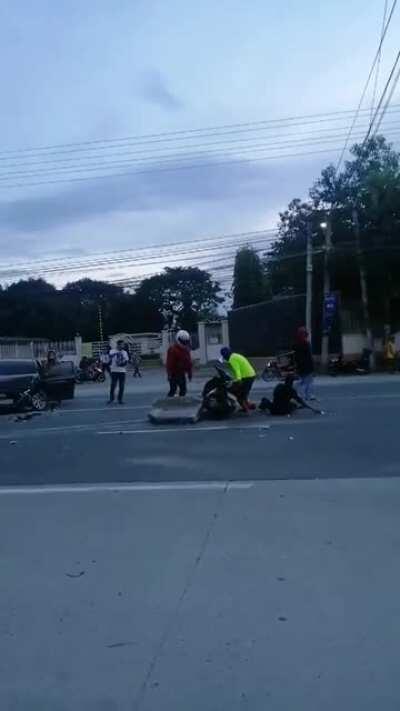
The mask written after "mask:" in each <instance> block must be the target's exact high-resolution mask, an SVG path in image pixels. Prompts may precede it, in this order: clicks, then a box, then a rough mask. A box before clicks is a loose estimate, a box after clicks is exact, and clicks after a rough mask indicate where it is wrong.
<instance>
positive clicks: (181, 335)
mask: <svg viewBox="0 0 400 711" xmlns="http://www.w3.org/2000/svg"><path fill="white" fill-rule="evenodd" d="M176 340H177V341H179V342H180V343H189V341H190V335H189V333H188V332H187V331H182V330H181V331H178V333H177V334H176Z"/></svg>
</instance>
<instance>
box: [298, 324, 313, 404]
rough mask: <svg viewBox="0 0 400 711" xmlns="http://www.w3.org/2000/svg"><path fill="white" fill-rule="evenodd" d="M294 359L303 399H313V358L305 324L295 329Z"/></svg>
mask: <svg viewBox="0 0 400 711" xmlns="http://www.w3.org/2000/svg"><path fill="white" fill-rule="evenodd" d="M294 359H295V363H296V370H297V374H298V375H299V377H300V385H301V387H302V390H303V394H304V399H305V400H315V397H314V395H313V382H314V359H313V356H312V350H311V344H310V340H309V335H308V331H307V329H306V328H305V326H300V328H299V329H298V330H297V338H296V344H295V346H294Z"/></svg>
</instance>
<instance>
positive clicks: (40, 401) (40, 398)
mask: <svg viewBox="0 0 400 711" xmlns="http://www.w3.org/2000/svg"><path fill="white" fill-rule="evenodd" d="M31 400H32V407H33V409H34V410H38V411H42V410H45V409H46V407H47V402H48V401H47V395H46V393H45V392H44V391H43V390H38V391H37V392H36V393H33V394H32V395H31Z"/></svg>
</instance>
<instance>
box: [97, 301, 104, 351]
mask: <svg viewBox="0 0 400 711" xmlns="http://www.w3.org/2000/svg"><path fill="white" fill-rule="evenodd" d="M97 308H98V313H99V335H100V343H103V340H104V338H103V314H102V310H101V304H99V305H98V307H97Z"/></svg>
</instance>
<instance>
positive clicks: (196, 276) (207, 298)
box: [135, 267, 223, 331]
mask: <svg viewBox="0 0 400 711" xmlns="http://www.w3.org/2000/svg"><path fill="white" fill-rule="evenodd" d="M219 292H220V286H219V284H218V283H217V282H215V281H213V280H212V278H211V276H210V274H209V273H208V272H206V271H204V270H202V269H198V268H197V267H166V269H165V270H164V271H163V272H162V273H161V274H157V275H156V276H153V277H150V278H148V279H144V280H143V281H142V283H141V284H140V285H139V287H138V288H137V290H136V292H135V298H136V300H138V302H141V303H144V304H147V305H148V306H151V307H153V309H154V310H155V311H156V312H157V313H158V314H159V316H160V317H162V314H163V313H164V312H167V313H172V314H173V315H174V316H175V317H176V320H177V322H178V324H179V325H180V326H181V327H183V328H186V329H188V330H189V331H191V330H193V329H194V328H195V326H196V324H197V322H198V321H199V320H201V319H202V318H208V317H210V316H212V315H213V314H215V311H216V309H217V307H218V305H219V304H220V303H222V301H223V299H222V298H221V297H220V296H219Z"/></svg>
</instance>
